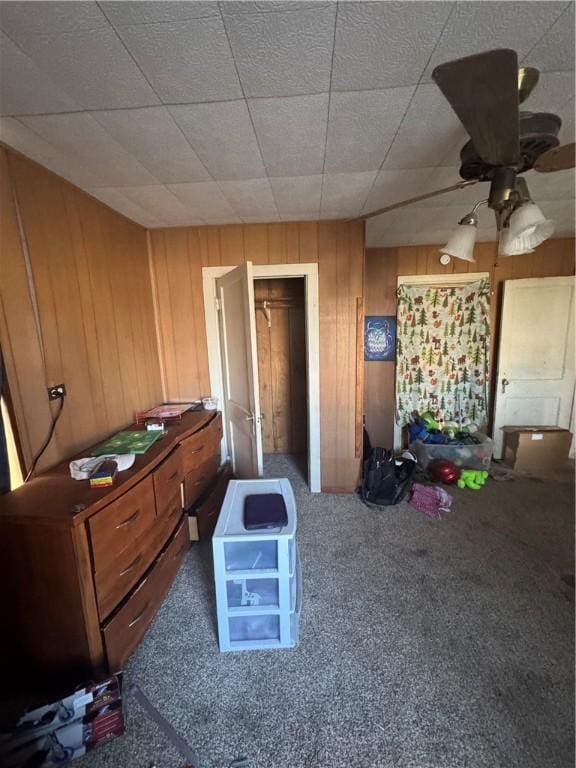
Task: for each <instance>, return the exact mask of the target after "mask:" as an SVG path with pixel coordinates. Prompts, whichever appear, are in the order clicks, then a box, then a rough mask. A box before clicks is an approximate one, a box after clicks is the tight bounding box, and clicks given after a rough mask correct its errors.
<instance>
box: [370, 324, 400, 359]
mask: <svg viewBox="0 0 576 768" xmlns="http://www.w3.org/2000/svg"><path fill="white" fill-rule="evenodd" d="M395 359H396V318H395V317H394V316H393V315H366V317H365V318H364V360H395Z"/></svg>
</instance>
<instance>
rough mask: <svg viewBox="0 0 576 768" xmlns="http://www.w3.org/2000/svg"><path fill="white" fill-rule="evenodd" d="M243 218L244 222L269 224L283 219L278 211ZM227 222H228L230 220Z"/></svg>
mask: <svg viewBox="0 0 576 768" xmlns="http://www.w3.org/2000/svg"><path fill="white" fill-rule="evenodd" d="M241 220H242V223H243V224H268V223H273V222H275V221H280V220H281V219H280V216H279V215H278V214H277V213H275V214H274V213H263V214H260V215H256V216H242V219H241ZM282 220H283V219H282ZM225 223H226V224H228V223H229V222H225Z"/></svg>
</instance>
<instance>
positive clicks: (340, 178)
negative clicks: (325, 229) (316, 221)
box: [320, 171, 376, 216]
mask: <svg viewBox="0 0 576 768" xmlns="http://www.w3.org/2000/svg"><path fill="white" fill-rule="evenodd" d="M375 177H376V171H371V172H365V173H333V174H326V175H325V176H324V179H323V185H322V203H321V209H320V210H321V214H322V215H323V216H325V215H330V216H357V215H359V213H360V210H361V209H362V205H363V204H364V201H365V200H366V198H367V196H368V193H369V192H370V188H371V187H372V184H373V182H374V178H375Z"/></svg>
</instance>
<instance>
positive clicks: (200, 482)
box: [192, 475, 206, 485]
mask: <svg viewBox="0 0 576 768" xmlns="http://www.w3.org/2000/svg"><path fill="white" fill-rule="evenodd" d="M205 480H206V475H202V477H201V478H200V480H196V482H195V483H192V485H202V483H203V482H204V481H205Z"/></svg>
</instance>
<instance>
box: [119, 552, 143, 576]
mask: <svg viewBox="0 0 576 768" xmlns="http://www.w3.org/2000/svg"><path fill="white" fill-rule="evenodd" d="M140 560H142V553H141V552H140V553H139V554H138V555H136V557H135V558H134V560H132V562H131V563H130V565H128V566H127V567H126V568H124V570H123V571H120V573H119V574H118V576H125V575H126V574H127V573H129V572H130V571H131V570H132V569H133V568H135V567H136V566H137V565H138V563H139V562H140Z"/></svg>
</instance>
